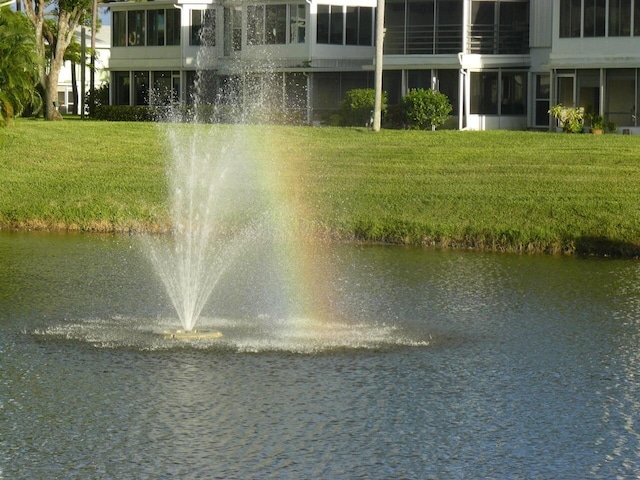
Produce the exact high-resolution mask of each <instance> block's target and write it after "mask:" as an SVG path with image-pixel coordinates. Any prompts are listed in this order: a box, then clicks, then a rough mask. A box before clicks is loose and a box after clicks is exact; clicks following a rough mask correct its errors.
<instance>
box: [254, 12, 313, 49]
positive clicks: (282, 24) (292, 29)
mask: <svg viewBox="0 0 640 480" xmlns="http://www.w3.org/2000/svg"><path fill="white" fill-rule="evenodd" d="M287 25H288V26H289V32H288V33H287ZM305 30H306V8H305V5H295V4H291V5H285V4H281V5H266V6H265V5H249V6H247V43H248V44H249V45H264V44H266V45H284V44H286V43H304V42H305V40H306V32H305Z"/></svg>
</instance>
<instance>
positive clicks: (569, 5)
mask: <svg viewBox="0 0 640 480" xmlns="http://www.w3.org/2000/svg"><path fill="white" fill-rule="evenodd" d="M580 2H581V0H560V38H571V37H579V36H580V16H581V15H582V14H581V12H580V9H581V5H580Z"/></svg>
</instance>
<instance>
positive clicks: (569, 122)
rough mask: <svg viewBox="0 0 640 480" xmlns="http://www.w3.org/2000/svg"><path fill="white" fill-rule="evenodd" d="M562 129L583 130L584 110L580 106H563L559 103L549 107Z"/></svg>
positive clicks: (570, 130)
mask: <svg viewBox="0 0 640 480" xmlns="http://www.w3.org/2000/svg"><path fill="white" fill-rule="evenodd" d="M548 113H549V115H551V116H553V117H554V118H555V119H556V120H557V121H558V123H559V124H560V126H561V127H562V131H563V132H566V133H582V132H583V131H584V120H585V111H584V108H582V107H565V106H563V105H562V104H561V103H559V104H557V105H554V106H553V107H551V108H550V109H549V112H548Z"/></svg>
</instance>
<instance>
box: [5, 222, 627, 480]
mask: <svg viewBox="0 0 640 480" xmlns="http://www.w3.org/2000/svg"><path fill="white" fill-rule="evenodd" d="M267 257H269V256H268V255H263V254H256V255H254V257H253V258H252V257H251V256H250V255H248V256H247V258H245V259H244V262H240V263H239V264H238V266H237V268H235V269H234V271H233V272H231V273H230V274H229V275H228V278H225V279H224V281H223V282H222V284H221V288H220V289H219V290H218V291H217V292H215V293H214V296H215V297H214V298H213V299H212V301H211V302H210V304H209V305H208V306H207V307H206V308H205V318H203V319H202V320H201V322H200V323H199V325H202V326H204V327H208V328H215V329H219V330H220V331H222V332H223V333H224V337H223V338H222V339H220V340H219V341H215V340H214V341H207V342H176V341H171V340H165V339H163V337H162V336H160V335H158V332H161V331H162V330H163V329H164V328H171V327H175V325H174V322H175V320H174V318H173V317H174V315H173V314H172V312H171V307H170V304H169V303H168V300H167V299H166V296H165V294H164V292H163V291H162V287H161V286H160V283H159V282H158V281H157V280H156V278H155V277H154V276H153V274H152V273H150V272H149V269H148V267H147V264H146V262H145V260H144V258H143V257H142V255H141V254H140V252H139V242H138V241H136V240H135V239H131V238H128V237H104V236H88V235H87V236H82V235H50V234H48V235H45V234H15V233H2V234H0V479H7V480H9V479H40V478H42V479H52V478H78V479H87V478H117V479H121V478H136V479H147V478H148V479H158V478H181V479H191V478H193V479H207V478H223V479H249V478H292V479H311V478H313V479H315V478H323V479H335V478H344V479H354V478H371V479H389V478H411V479H426V478H436V479H467V478H496V479H497V478H505V479H506V478H509V479H512V478H521V479H529V478H531V479H533V478H536V479H586V478H604V479H610V478H622V479H634V478H640V263H639V262H637V261H629V260H625V261H621V260H602V259H600V260H596V259H579V258H557V257H546V256H533V257H532V256H516V255H493V254H477V253H465V252H435V251H425V250H420V249H408V248H400V247H381V246H376V247H356V246H335V247H332V248H331V249H330V251H325V252H324V253H323V260H322V262H321V263H322V264H323V267H322V268H318V266H316V267H315V268H308V267H305V268H308V271H306V272H298V278H299V279H300V282H302V281H305V282H309V283H310V284H311V288H310V289H308V290H311V291H313V290H314V289H318V290H321V288H320V287H321V284H322V283H324V282H323V280H326V282H327V283H329V284H330V285H331V288H330V289H329V290H330V291H331V293H330V294H327V293H326V292H324V290H323V292H324V293H323V295H325V296H324V297H322V296H321V295H318V296H319V297H321V302H320V303H321V304H322V305H323V308H324V309H323V310H322V311H323V314H322V315H318V317H317V318H316V317H313V318H311V317H305V316H304V315H299V314H296V313H295V309H293V308H291V306H290V305H288V306H287V302H288V299H289V298H290V297H291V296H295V293H296V292H294V291H293V290H295V289H296V288H295V287H289V290H287V289H286V288H284V289H282V288H280V289H277V288H275V287H277V286H278V285H277V284H278V283H279V282H277V281H274V275H273V272H272V270H270V269H269V268H268V267H269V265H268V263H269V261H271V260H272V259H271V258H267ZM249 272H251V273H249ZM320 277H322V278H320ZM274 284H276V285H274ZM325 290H326V287H325ZM276 298H277V301H276V300H275V299H276ZM283 312H289V313H287V314H285V313H283ZM291 312H294V313H291Z"/></svg>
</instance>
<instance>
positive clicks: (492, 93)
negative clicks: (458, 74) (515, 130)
mask: <svg viewBox="0 0 640 480" xmlns="http://www.w3.org/2000/svg"><path fill="white" fill-rule="evenodd" d="M471 113H475V114H483V115H497V114H498V72H472V73H471Z"/></svg>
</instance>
